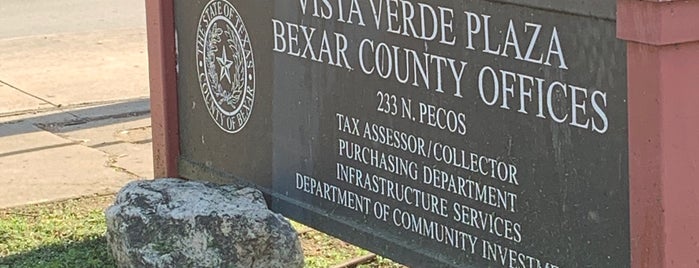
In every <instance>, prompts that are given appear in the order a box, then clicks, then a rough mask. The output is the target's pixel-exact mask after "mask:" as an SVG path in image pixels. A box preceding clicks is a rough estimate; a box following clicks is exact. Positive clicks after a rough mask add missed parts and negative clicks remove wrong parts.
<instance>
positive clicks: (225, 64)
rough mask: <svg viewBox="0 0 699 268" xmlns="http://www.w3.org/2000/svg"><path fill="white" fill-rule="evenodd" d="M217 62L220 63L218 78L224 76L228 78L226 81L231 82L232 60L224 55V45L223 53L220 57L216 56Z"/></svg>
mask: <svg viewBox="0 0 699 268" xmlns="http://www.w3.org/2000/svg"><path fill="white" fill-rule="evenodd" d="M218 64H219V65H221V75H220V78H219V81H220V80H223V77H224V76H225V77H226V78H227V79H228V83H229V84H230V83H231V66H232V65H233V61H232V60H229V59H228V57H227V56H226V47H225V46H224V47H223V54H222V55H221V57H219V58H218Z"/></svg>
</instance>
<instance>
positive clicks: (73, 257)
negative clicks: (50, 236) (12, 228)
mask: <svg viewBox="0 0 699 268" xmlns="http://www.w3.org/2000/svg"><path fill="white" fill-rule="evenodd" d="M5 267H12V268H17V267H42V268H43V267H100V268H101V267H116V265H115V264H114V259H112V257H111V255H110V254H109V251H108V249H107V240H106V238H105V237H104V236H102V237H95V238H92V239H86V240H83V241H79V242H70V243H65V244H52V245H46V246H42V247H40V248H37V249H34V250H31V251H28V252H24V253H19V254H15V255H10V256H7V257H2V258H0V268H5Z"/></svg>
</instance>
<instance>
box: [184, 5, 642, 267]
mask: <svg viewBox="0 0 699 268" xmlns="http://www.w3.org/2000/svg"><path fill="white" fill-rule="evenodd" d="M572 2H575V3H572ZM582 2H585V3H587V5H581V4H580V3H581V2H580V1H545V0H541V1H531V3H530V1H514V0H511V1H483V0H458V1H456V0H453V1H427V0H425V1H405V0H298V1H296V0H294V1H290V0H276V1H272V0H264V1H233V0H212V1H188V0H187V1H185V0H179V1H175V25H176V32H177V43H176V44H177V55H178V56H177V62H178V65H177V66H178V67H177V68H178V99H179V125H180V140H181V144H180V150H181V155H180V160H179V166H180V170H179V172H180V173H181V175H182V176H183V177H185V178H205V179H207V180H210V181H214V182H220V183H231V182H247V183H251V184H254V185H257V186H258V187H259V188H260V189H262V190H263V191H265V192H266V194H267V195H268V200H269V202H270V204H271V206H272V208H273V209H274V210H275V211H278V212H280V213H283V214H285V215H286V216H288V217H290V218H292V219H294V220H298V221H300V222H302V223H305V224H308V225H310V226H312V227H314V228H317V229H319V230H321V231H324V232H326V233H329V234H332V235H336V236H338V237H340V238H342V239H344V240H347V241H349V242H352V243H355V244H357V245H359V246H362V247H365V248H368V249H370V250H372V251H375V252H377V253H379V254H382V255H386V256H388V257H391V258H393V259H395V260H396V261H398V262H401V263H405V264H407V265H411V266H415V267H445V266H453V267H536V268H539V267H541V268H544V267H545V268H556V267H610V268H617V267H630V245H629V240H630V239H629V196H628V195H629V192H628V185H629V179H628V134H627V128H628V127H627V104H626V98H627V89H626V56H625V55H626V49H625V44H624V43H623V42H622V41H619V40H618V39H616V36H615V35H616V31H615V25H616V24H615V21H614V19H615V18H614V17H613V16H614V12H613V10H614V4H613V2H610V1H582ZM571 3H572V4H571Z"/></svg>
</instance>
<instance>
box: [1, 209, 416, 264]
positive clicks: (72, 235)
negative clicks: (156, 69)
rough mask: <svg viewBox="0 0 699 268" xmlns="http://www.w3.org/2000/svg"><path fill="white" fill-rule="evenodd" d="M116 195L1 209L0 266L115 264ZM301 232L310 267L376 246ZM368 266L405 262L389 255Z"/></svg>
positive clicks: (303, 228)
mask: <svg viewBox="0 0 699 268" xmlns="http://www.w3.org/2000/svg"><path fill="white" fill-rule="evenodd" d="M113 198H114V197H113V196H97V197H88V198H81V199H74V200H68V201H63V202H56V203H50V204H41V205H32V206H27V207H23V208H14V209H5V210H0V268H9V267H12V268H21V267H42V268H43V267H71V268H72V267H100V268H101V267H115V264H114V260H113V259H112V257H111V256H110V255H109V252H108V250H107V242H106V240H105V238H104V233H105V231H106V226H105V220H104V209H105V208H106V207H107V206H109V204H111V203H112V202H113ZM294 227H295V228H296V229H297V230H298V231H299V232H300V233H301V235H300V238H301V243H302V244H303V247H304V253H305V260H306V265H305V266H306V267H311V268H315V267H318V268H320V267H323V268H324V267H330V266H333V265H336V264H339V263H343V262H345V261H347V260H349V259H353V258H356V257H359V256H363V255H366V254H370V252H368V251H366V250H363V249H360V248H358V247H355V246H352V245H350V244H347V243H345V242H343V241H341V240H338V239H335V238H333V237H331V236H328V235H325V234H323V233H320V232H318V231H315V230H312V229H309V228H308V227H306V226H303V225H300V224H296V223H294ZM358 267H363V268H376V267H380V268H397V267H403V266H400V265H398V264H396V263H394V262H391V261H390V260H388V259H385V258H381V257H378V258H377V259H376V260H375V261H373V262H371V263H369V264H364V265H360V266H358Z"/></svg>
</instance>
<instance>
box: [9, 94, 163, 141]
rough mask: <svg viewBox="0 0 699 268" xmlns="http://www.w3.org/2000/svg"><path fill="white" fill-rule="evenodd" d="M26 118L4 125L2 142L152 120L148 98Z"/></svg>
mask: <svg viewBox="0 0 699 268" xmlns="http://www.w3.org/2000/svg"><path fill="white" fill-rule="evenodd" d="M47 113H50V114H46V115H40V116H36V117H29V118H23V119H19V120H14V121H8V122H2V123H0V138H2V137H8V136H13V135H21V134H26V133H31V132H36V131H42V130H46V131H54V130H59V129H60V128H62V127H66V126H75V125H81V124H86V123H90V127H92V128H94V127H101V126H105V125H110V124H114V123H115V121H114V120H105V119H119V120H118V121H119V122H128V121H134V120H139V119H143V118H145V117H148V116H150V100H149V99H148V98H141V99H133V100H129V101H125V102H120V103H112V104H107V105H102V106H96V107H89V108H83V109H75V110H64V111H62V112H57V113H51V112H47Z"/></svg>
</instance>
